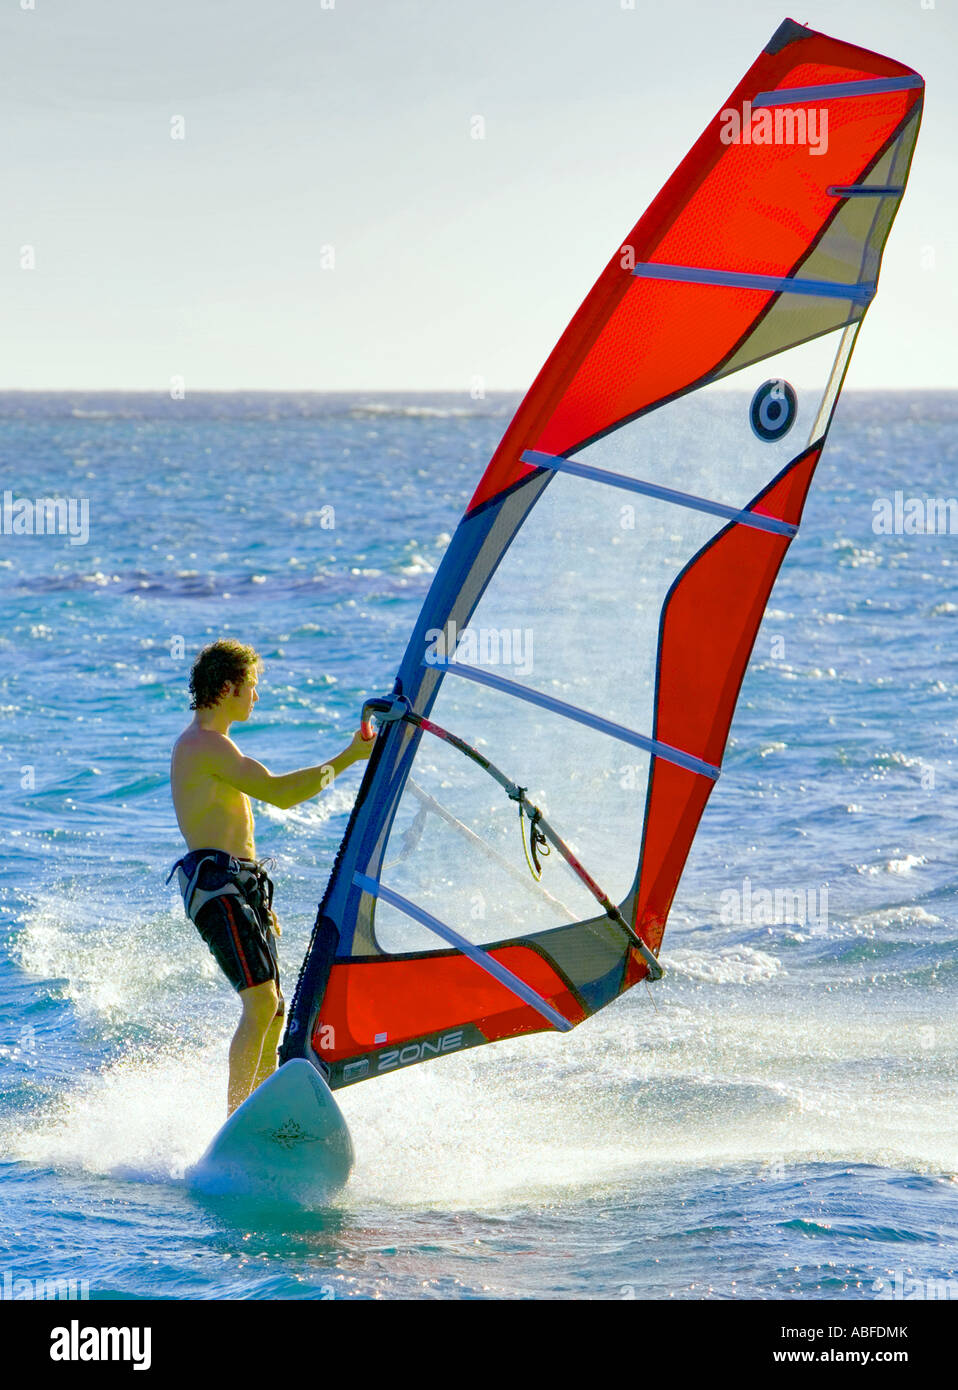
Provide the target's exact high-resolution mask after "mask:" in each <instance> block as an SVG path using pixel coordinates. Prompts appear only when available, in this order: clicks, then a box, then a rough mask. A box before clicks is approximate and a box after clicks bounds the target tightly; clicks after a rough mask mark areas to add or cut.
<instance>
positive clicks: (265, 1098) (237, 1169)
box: [186, 1058, 353, 1207]
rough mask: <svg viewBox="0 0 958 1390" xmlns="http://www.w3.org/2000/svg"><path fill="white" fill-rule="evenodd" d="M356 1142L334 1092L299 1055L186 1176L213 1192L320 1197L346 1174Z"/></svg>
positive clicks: (306, 1202)
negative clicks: (351, 1135)
mask: <svg viewBox="0 0 958 1390" xmlns="http://www.w3.org/2000/svg"><path fill="white" fill-rule="evenodd" d="M352 1166H353V1144H352V1140H351V1138H350V1135H349V1130H348V1129H347V1128H346V1121H345V1120H344V1119H343V1115H342V1111H341V1110H340V1108H339V1106H338V1105H337V1104H336V1102H335V1100H334V1099H333V1093H332V1091H331V1090H330V1089H329V1087H328V1086H327V1085H326V1082H325V1081H324V1080H323V1078H322V1076H321V1075H320V1074H319V1072H318V1071H317V1069H316V1068H315V1067H314V1066H313V1065H312V1063H311V1062H307V1061H305V1060H304V1059H302V1058H294V1059H293V1060H292V1061H290V1062H287V1063H286V1064H285V1065H284V1066H282V1067H280V1068H279V1070H278V1071H276V1072H274V1074H273V1075H272V1076H271V1077H269V1078H268V1079H267V1080H266V1081H264V1082H263V1084H262V1085H261V1086H258V1087H257V1088H256V1090H255V1091H254V1092H253V1094H252V1095H251V1096H249V1098H248V1099H247V1100H245V1101H244V1102H243V1104H242V1105H240V1106H239V1107H238V1108H237V1109H236V1110H234V1112H233V1114H232V1115H231V1116H230V1117H229V1119H228V1120H227V1121H226V1124H225V1125H224V1126H223V1128H222V1129H221V1130H220V1131H219V1133H218V1134H217V1135H216V1136H215V1138H214V1139H213V1142H212V1143H211V1144H210V1146H209V1148H208V1149H207V1150H206V1153H205V1154H204V1155H203V1157H202V1158H201V1159H200V1160H199V1162H198V1163H197V1164H195V1166H194V1167H192V1168H189V1169H187V1173H186V1181H187V1183H188V1185H189V1186H190V1187H191V1188H193V1189H194V1190H195V1191H197V1192H202V1193H205V1194H207V1195H209V1196H231V1197H252V1198H256V1199H258V1200H263V1201H276V1202H283V1203H294V1204H296V1205H297V1206H307V1207H308V1206H315V1205H317V1204H322V1203H323V1202H324V1201H325V1200H327V1199H328V1198H329V1197H330V1196H331V1195H332V1194H333V1193H334V1192H336V1190H337V1189H338V1188H341V1187H342V1186H343V1185H344V1183H345V1182H346V1179H347V1178H348V1177H349V1172H350V1169H351V1168H352Z"/></svg>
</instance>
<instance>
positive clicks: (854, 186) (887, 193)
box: [825, 183, 905, 198]
mask: <svg viewBox="0 0 958 1390" xmlns="http://www.w3.org/2000/svg"><path fill="white" fill-rule="evenodd" d="M904 191H905V189H904V187H903V186H902V185H901V184H893V183H872V184H868V183H835V184H832V186H831V187H830V188H826V189H825V192H826V193H827V194H828V196H829V198H900V197H901V195H902V194H903V193H904Z"/></svg>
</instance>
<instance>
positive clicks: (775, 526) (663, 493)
mask: <svg viewBox="0 0 958 1390" xmlns="http://www.w3.org/2000/svg"><path fill="white" fill-rule="evenodd" d="M522 462H523V463H530V464H533V465H534V466H535V467H536V468H554V469H555V470H556V471H557V472H559V473H572V474H574V475H575V477H577V478H588V479H589V480H590V482H594V483H607V484H608V485H609V487H620V488H624V489H625V491H626V492H641V493H642V494H643V496H645V497H656V498H658V499H659V501H661V502H674V503H675V504H676V505H677V506H679V507H689V508H690V509H691V510H692V511H696V512H708V513H709V514H710V515H711V516H724V517H727V518H728V519H729V520H730V521H738V522H741V524H742V525H743V526H752V527H754V529H755V530H756V531H773V532H774V533H775V534H776V535H777V536H794V535H796V534H797V532H798V527H797V526H792V525H791V524H790V523H789V522H787V521H779V520H778V519H777V518H776V517H774V516H762V515H760V514H759V513H758V512H750V511H743V510H742V508H741V507H730V506H728V505H727V504H726V503H725V502H713V501H711V499H710V498H708V497H696V496H695V495H694V494H693V493H691V492H677V491H676V490H675V489H674V488H671V487H661V486H660V485H659V484H658V483H647V482H644V481H643V480H641V479H639V478H629V477H628V476H627V475H626V474H625V473H611V472H609V471H608V470H607V469H605V468H593V467H592V465H591V464H588V463H577V462H576V461H575V460H574V459H567V458H562V457H561V455H559V454H542V453H540V452H539V451H538V450H537V449H526V450H524V451H523V454H522Z"/></svg>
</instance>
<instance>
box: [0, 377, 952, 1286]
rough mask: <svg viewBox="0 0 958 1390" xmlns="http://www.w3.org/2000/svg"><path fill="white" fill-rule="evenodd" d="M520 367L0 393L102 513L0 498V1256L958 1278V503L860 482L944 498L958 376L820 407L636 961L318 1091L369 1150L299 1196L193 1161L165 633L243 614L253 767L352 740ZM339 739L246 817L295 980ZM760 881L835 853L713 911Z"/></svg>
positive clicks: (414, 1279) (189, 951)
mask: <svg viewBox="0 0 958 1390" xmlns="http://www.w3.org/2000/svg"><path fill="white" fill-rule="evenodd" d="M514 405H515V401H514V400H513V399H511V398H506V397H494V398H490V399H488V400H484V401H471V400H469V399H468V398H464V397H452V396H403V397H393V396H384V395H379V396H329V395H323V396H320V395H311V396H310V395H305V396H292V395H277V396H270V395H260V394H246V395H223V396H197V397H194V398H191V399H189V400H187V401H183V402H172V401H169V400H166V399H164V398H161V397H150V396H137V395H109V396H108V395H95V396H93V395H64V394H57V395H44V394H22V395H19V394H7V395H4V396H0V444H2V465H3V466H2V469H0V486H2V487H8V488H10V489H12V491H13V492H14V493H15V494H16V495H18V496H44V495H47V496H49V495H60V496H70V497H82V498H88V499H89V502H90V525H91V531H90V538H89V542H88V544H86V545H76V546H74V545H71V544H70V541H69V539H68V538H67V537H46V538H40V537H20V536H16V537H15V536H0V596H2V612H3V622H2V627H0V833H2V840H3V869H4V872H3V875H2V882H0V1063H2V1065H0V1179H2V1181H0V1272H6V1271H9V1272H10V1273H12V1275H13V1276H14V1277H23V1278H32V1279H36V1278H54V1277H56V1278H66V1279H76V1280H85V1281H87V1282H88V1284H89V1289H90V1293H91V1296H92V1297H94V1298H108V1297H128V1298H167V1297H175V1298H270V1297H282V1298H317V1297H336V1298H340V1297H342V1298H345V1297H353V1298H356V1297H359V1298H363V1297H378V1298H396V1297H414V1298H419V1297H422V1298H487V1297H506V1298H514V1297H526V1298H530V1297H531V1298H545V1297H559V1298H566V1297H577V1298H581V1297H585V1298H630V1297H636V1298H657V1299H666V1298H686V1299H688V1298H783V1299H803V1298H809V1297H826V1298H835V1299H859V1300H870V1299H877V1298H882V1297H887V1296H889V1295H890V1294H891V1293H892V1292H893V1291H894V1290H895V1289H896V1288H900V1287H901V1286H902V1281H903V1280H907V1279H910V1280H916V1281H918V1283H917V1284H915V1285H912V1288H919V1289H921V1288H924V1289H926V1290H928V1291H929V1296H935V1291H936V1290H938V1289H939V1288H940V1286H941V1281H946V1280H948V1279H951V1278H958V1178H956V1174H958V1116H956V1105H955V1100H956V1086H958V1021H956V1010H955V1002H956V981H958V913H956V908H955V890H956V887H958V870H956V868H955V842H956V833H958V832H956V826H958V779H956V775H955V766H956V763H955V759H956V751H955V749H956V730H955V716H954V696H955V691H956V685H958V666H956V659H955V655H954V635H953V634H954V632H955V624H956V622H958V592H956V576H958V569H956V566H958V550H956V547H958V535H956V534H953V533H946V534H936V535H932V534H891V535H884V534H876V532H875V531H874V529H873V501H874V500H875V499H876V498H878V497H889V498H890V497H893V496H894V493H895V491H896V490H901V491H903V492H904V494H905V496H911V495H915V496H922V497H923V496H934V497H944V498H947V497H949V496H951V495H952V494H953V491H954V478H955V465H956V454H958V443H956V440H958V434H956V423H958V395H950V394H934V393H925V394H909V395H906V394H898V395H895V394H888V393H882V394H877V393H876V394H870V393H856V392H854V391H851V392H849V393H847V394H846V396H845V398H844V399H843V401H842V403H841V405H840V407H839V411H838V416H837V420H836V423H835V425H834V427H833V430H832V436H831V439H830V442H829V446H828V448H827V450H826V453H825V455H824V458H823V461H822V463H821V465H820V468H819V473H818V476H817V478H816V482H815V484H814V486H813V489H812V493H811V497H810V501H809V504H808V508H807V510H806V515H805V520H804V523H803V528H802V532H801V534H800V536H799V537H798V539H797V540H796V542H795V543H794V544H793V546H792V548H791V550H790V553H789V556H788V558H787V560H786V564H785V566H784V568H783V571H782V575H781V578H780V580H779V582H778V585H777V587H776V589H775V591H774V593H773V595H772V600H771V604H770V607H769V610H768V612H767V613H766V618H765V622H764V624H763V627H762V630H761V632H760V634H759V638H758V642H757V644H756V648H755V653H754V656H753V659H752V662H751V665H750V668H749V671H748V674H747V677H746V681H745V685H744V688H743V692H742V697H741V701H740V705H739V709H738V713H737V715H736V720H735V723H734V725H733V729H732V739H731V742H730V746H729V751H728V754H727V757H726V761H725V771H724V775H723V778H722V780H721V782H720V783H719V785H718V787H717V789H716V791H715V793H714V795H713V797H712V800H711V802H710V804H709V807H708V809H707V811H706V814H705V817H704V820H703V824H702V827H701V830H700V833H699V836H698V839H697V841H696V844H695V846H694V848H693V851H692V855H691V857H690V860H689V864H688V868H687V871H686V874H685V877H684V879H683V882H682V885H681V887H680V891H679V895H678V897H677V899H676V904H675V908H674V910H673V914H672V918H671V922H670V927H669V930H668V933H667V936H666V941H665V948H664V951H663V961H664V963H665V965H666V966H667V967H668V975H667V977H666V980H665V981H663V983H662V984H661V985H658V986H656V989H655V992H654V997H650V995H649V993H648V992H647V991H646V990H645V989H637V990H634V991H632V992H631V993H630V994H629V995H627V996H625V997H623V998H622V999H621V1000H619V1001H618V1002H617V1003H616V1004H615V1005H613V1006H612V1007H610V1008H609V1009H607V1010H605V1011H604V1012H603V1013H602V1014H600V1015H598V1016H597V1017H596V1018H594V1019H591V1020H589V1021H588V1022H587V1023H586V1024H584V1025H583V1026H582V1027H581V1028H579V1029H577V1030H575V1031H574V1032H573V1033H572V1034H570V1035H568V1036H566V1037H558V1036H552V1035H537V1036H534V1037H531V1038H527V1039H523V1040H520V1041H516V1042H513V1043H507V1044H499V1045H497V1046H494V1047H488V1048H483V1049H479V1050H477V1051H476V1052H473V1053H469V1054H465V1055H463V1056H461V1057H450V1058H448V1059H444V1060H442V1061H440V1062H434V1063H431V1064H429V1065H427V1066H423V1067H416V1068H413V1069H411V1070H410V1071H408V1072H405V1073H401V1074H398V1075H394V1076H391V1077H384V1078H381V1079H379V1080H377V1081H373V1082H369V1083H367V1084H363V1085H359V1086H356V1087H352V1088H350V1089H348V1090H346V1091H343V1092H342V1093H341V1095H340V1099H341V1103H342V1107H343V1110H344V1112H345V1114H346V1116H347V1119H348V1122H349V1124H350V1128H351V1130H352V1132H353V1135H354V1141H355V1145H356V1150H357V1167H356V1171H355V1174H354V1177H353V1179H352V1181H351V1182H350V1184H349V1186H348V1187H347V1189H346V1190H345V1191H344V1193H343V1194H341V1196H340V1197H339V1198H338V1199H337V1200H336V1202H335V1204H334V1205H332V1206H331V1207H330V1208H328V1209H327V1210H324V1211H320V1212H313V1213H303V1214H301V1215H300V1216H296V1217H291V1216H289V1215H287V1216H285V1217H283V1218H282V1219H280V1218H279V1217H277V1216H275V1215H274V1216H272V1217H267V1216H265V1215H264V1214H262V1213H257V1212H256V1211H254V1210H252V1209H250V1210H246V1211H244V1210H243V1209H242V1208H240V1209H234V1210H232V1211H231V1212H228V1213H227V1212H224V1211H223V1210H222V1209H221V1208H217V1207H214V1206H210V1205H209V1204H205V1203H203V1202H202V1201H201V1200H199V1199H198V1198H197V1197H195V1196H194V1195H192V1194H191V1193H190V1192H189V1191H188V1190H187V1188H186V1186H185V1185H184V1181H183V1173H184V1169H185V1168H186V1167H187V1165H188V1164H189V1163H190V1162H191V1161H193V1159H195V1157H196V1156H197V1155H198V1154H199V1153H200V1152H201V1150H202V1149H203V1147H205V1145H206V1143H207V1142H208V1140H209V1138H210V1136H211V1135H212V1133H213V1132H214V1131H215V1129H216V1128H217V1126H218V1123H219V1122H220V1119H221V1111H222V1107H223V1103H224V1096H225V1059H226V1048H227V1044H228V1040H229V1037H230V1034H231V1032H232V1028H233V1026H234V1022H235V1000H234V998H233V996H232V995H231V992H230V990H229V987H228V986H227V985H226V984H225V982H223V981H222V980H221V979H220V978H219V977H218V976H217V974H216V971H215V968H214V966H213V964H212V961H211V960H210V959H209V957H208V955H207V953H206V951H205V949H204V947H203V946H202V943H201V942H200V941H199V939H198V938H197V936H196V934H195V932H194V930H193V928H192V927H191V926H190V925H189V924H188V923H187V922H186V921H185V919H184V917H183V914H182V909H181V905H180V903H179V899H178V897H177V896H176V895H175V894H174V892H173V889H172V887H169V888H168V887H166V886H165V885H164V879H165V877H166V873H167V870H168V867H169V865H170V863H171V862H172V860H173V859H174V858H175V857H176V855H177V854H178V852H179V849H178V841H177V836H176V827H175V821H174V818H173V815H172V808H171V804H170V799H169V789H168V780H167V767H168V758H169V750H170V745H171V743H172V741H173V739H174V738H175V737H176V735H177V733H178V732H179V731H180V729H181V728H182V726H183V725H184V723H185V722H186V720H187V718H188V709H187V705H188V695H187V693H186V681H187V676H188V671H189V665H190V661H191V659H192V657H193V655H194V654H195V652H196V651H197V650H198V649H199V647H200V646H202V645H203V644H204V643H205V642H207V641H210V640H212V639H213V638H215V637H217V636H222V635H227V634H228V635H234V636H237V637H240V638H241V639H242V640H244V641H248V642H251V643H253V644H254V645H255V646H256V647H257V648H258V649H259V651H260V652H261V653H262V655H263V657H264V659H265V663H266V665H265V670H264V674H263V678H262V680H261V684H260V695H261V700H260V704H259V706H258V707H257V710H256V712H255V716H254V718H253V719H252V720H251V721H250V722H249V723H248V724H247V725H246V726H245V727H244V728H243V729H242V731H241V732H239V733H237V737H238V739H239V741H240V742H241V744H242V746H243V748H244V750H245V751H248V752H249V753H250V754H251V755H253V756H256V757H258V758H260V759H261V760H262V761H264V762H265V763H267V764H268V765H269V766H270V767H271V768H274V769H276V770H286V769H288V768H291V767H295V766H301V765H304V764H307V763H315V762H318V761H321V760H322V759H323V758H324V757H326V756H328V755H329V754H330V753H331V752H334V751H336V750H337V749H338V748H339V747H340V746H342V744H343V743H344V742H345V741H346V740H347V739H348V737H349V735H350V733H351V731H352V729H353V728H354V727H355V725H356V721H357V714H358V710H359V708H360V706H361V703H362V700H363V699H364V697H366V696H368V695H370V694H377V693H382V692H384V691H387V690H388V689H389V688H390V686H391V683H392V679H393V676H394V673H395V670H396V667H397V665H398V662H399V658H400V656H401V653H402V650H403V647H404V645H405V642H406V640H407V638H408V635H409V632H410V630H411V627H412V625H413V622H414V619H415V616H416V614H417V612H418V609H419V606H420V604H421V602H422V599H423V597H424V595H425V592H426V590H427V588H428V585H429V582H430V579H431V576H432V574H433V572H434V570H435V568H436V566H437V564H438V562H439V559H440V558H441V555H442V553H443V549H444V547H445V545H446V543H447V542H448V538H449V536H450V534H451V532H452V531H453V529H454V527H455V524H456V522H457V520H458V517H459V515H460V514H461V511H462V508H463V506H464V504H465V502H466V501H467V500H468V497H469V495H470V494H471V492H472V490H473V487H474V485H475V482H476V480H477V478H478V476H479V474H480V473H481V471H482V468H483V467H484V465H485V462H486V460H487V458H488V457H489V455H490V453H491V452H492V450H493V448H494V447H495V445H496V443H497V442H498V439H499V437H500V435H501V432H502V430H503V428H504V426H505V424H506V422H507V420H508V418H509V415H510V414H511V411H512V409H513V408H514ZM330 508H332V511H330V510H329V509H330ZM352 777H353V780H350V778H349V777H347V778H345V779H343V781H342V782H341V783H339V784H337V786H336V787H335V788H334V789H333V790H332V791H331V792H329V793H328V794H327V795H326V796H325V797H323V798H320V799H318V800H316V801H314V802H309V803H306V804H304V805H301V806H298V807H295V808H293V809H292V810H289V811H279V810H276V809H274V808H271V807H266V806H260V807H258V809H257V836H258V838H257V845H258V850H259V852H260V853H261V854H270V855H273V856H275V858H276V860H277V870H276V873H275V877H276V880H277V906H278V908H279V910H280V915H281V918H282V920H283V923H284V935H283V938H282V942H281V959H282V965H283V971H284V977H285V980H286V982H287V992H289V989H290V988H291V985H292V981H293V978H294V977H295V972H296V970H297V968H298V966H299V963H300V960H301V958H302V955H303V951H304V949H305V944H306V941H307V938H308V933H309V929H310V927H311V924H312V920H313V915H314V912H315V905H316V902H317V900H318V898H319V896H320V895H321V892H322V889H323V886H324V884H325V881H326V876H327V874H328V871H329V868H330V865H331V862H332V858H333V855H334V853H335V850H336V848H337V846H338V843H339V840H340V837H341V835H342V832H343V829H344V827H345V823H346V819H347V816H348V812H349V807H350V802H351V797H352V795H353V794H354V791H355V786H356V785H357V782H358V774H352ZM746 879H747V880H748V885H749V886H748V888H746V887H745V880H746ZM782 888H786V889H789V890H795V891H798V892H802V893H804V894H805V901H806V902H810V901H814V904H815V911H816V913H819V914H821V913H822V910H823V908H824V904H825V900H824V899H823V898H822V889H823V888H824V889H825V890H826V892H827V918H826V917H825V916H824V915H821V916H820V918H819V917H816V916H815V915H814V914H811V915H809V914H806V916H805V919H804V920H803V919H802V914H801V913H800V912H798V911H797V910H796V908H795V900H794V898H793V900H792V906H791V908H790V909H789V911H787V912H779V913H777V914H776V913H773V914H771V915H772V916H773V918H774V920H771V921H767V920H763V919H762V917H761V914H760V913H757V912H756V911H755V910H753V911H752V912H751V913H750V914H749V913H744V914H743V912H742V911H741V907H742V903H743V902H744V901H745V895H747V894H748V893H749V892H750V893H751V895H752V902H753V905H754V904H755V903H759V902H761V894H762V893H763V892H765V891H773V890H775V889H779V890H781V889H782ZM810 893H811V894H813V895H814V897H813V899H809V898H808V895H809V894H810ZM756 895H758V896H756ZM736 903H737V904H738V906H739V911H738V912H737V913H736V912H735V911H734V910H733V909H734V906H735V904H736ZM743 916H744V918H745V920H743ZM956 1289H958V1286H956Z"/></svg>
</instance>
